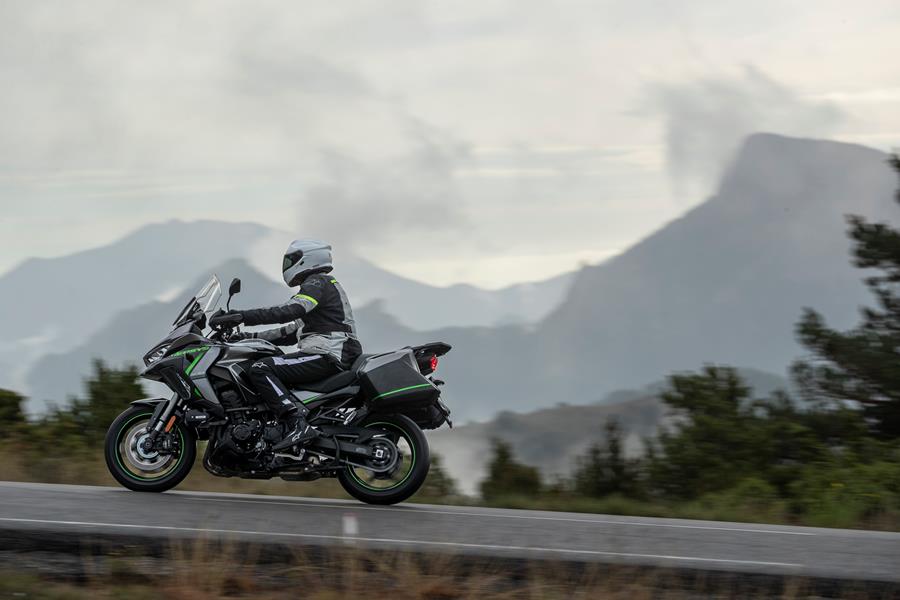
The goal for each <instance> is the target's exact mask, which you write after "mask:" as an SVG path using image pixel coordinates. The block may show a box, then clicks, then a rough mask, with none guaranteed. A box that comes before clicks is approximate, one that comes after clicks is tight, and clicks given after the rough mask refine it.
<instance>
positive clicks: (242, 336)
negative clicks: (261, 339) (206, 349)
mask: <svg viewBox="0 0 900 600" xmlns="http://www.w3.org/2000/svg"><path fill="white" fill-rule="evenodd" d="M252 337H253V334H252V333H247V332H246V331H235V332H234V333H229V334H228V336H226V338H225V340H226V341H228V342H239V341H241V340H249V339H251V338H252Z"/></svg>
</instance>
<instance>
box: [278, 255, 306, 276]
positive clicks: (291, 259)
mask: <svg viewBox="0 0 900 600" xmlns="http://www.w3.org/2000/svg"><path fill="white" fill-rule="evenodd" d="M302 259H303V250H297V251H296V252H291V253H290V254H285V255H284V260H283V261H282V262H281V272H282V273H284V272H285V271H287V270H288V269H290V268H291V267H293V266H294V265H296V264H297V263H298V262H300V261H301V260H302Z"/></svg>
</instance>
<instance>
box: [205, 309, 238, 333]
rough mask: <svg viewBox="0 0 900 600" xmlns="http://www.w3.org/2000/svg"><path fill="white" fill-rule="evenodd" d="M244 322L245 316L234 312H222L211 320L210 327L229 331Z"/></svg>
mask: <svg viewBox="0 0 900 600" xmlns="http://www.w3.org/2000/svg"><path fill="white" fill-rule="evenodd" d="M243 322H244V315H242V314H241V313H239V312H237V311H233V310H229V311H227V312H226V311H224V310H220V311H218V312H217V313H216V314H214V315H213V316H211V317H210V318H209V326H210V327H213V328H217V329H229V328H231V327H235V326H237V325H240V324H241V323H243Z"/></svg>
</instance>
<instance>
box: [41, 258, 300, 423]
mask: <svg viewBox="0 0 900 600" xmlns="http://www.w3.org/2000/svg"><path fill="white" fill-rule="evenodd" d="M214 273H219V274H222V273H228V274H229V277H228V278H227V279H223V280H222V288H223V289H222V293H223V297H222V299H221V302H220V306H221V307H224V306H225V301H226V300H227V290H228V284H229V282H230V281H231V279H230V278H231V277H240V278H241V284H242V291H241V293H240V295H238V296H235V299H234V301H233V305H234V306H237V305H238V301H239V300H240V301H243V302H244V303H245V304H244V305H245V306H246V305H257V306H260V305H271V304H274V303H276V302H278V301H283V300H284V296H285V290H284V286H279V285H278V284H277V283H275V282H274V281H272V280H270V279H268V278H267V277H265V276H263V275H261V274H260V273H259V272H258V271H256V270H255V269H253V268H252V267H251V266H250V265H248V264H247V263H246V262H244V261H241V260H231V261H228V262H226V263H223V264H222V265H220V266H219V267H218V268H216V269H212V270H210V271H208V272H206V273H203V274H201V275H200V276H199V277H196V279H195V280H194V281H193V282H192V283H191V284H190V285H189V286H188V288H187V289H188V290H190V291H187V292H184V293H182V294H179V295H178V297H177V298H175V299H174V300H169V301H167V302H162V301H156V300H154V301H151V302H148V303H145V304H141V305H139V306H136V307H134V308H131V309H128V310H125V311H122V312H119V313H117V314H116V315H115V316H114V317H113V319H112V320H111V321H110V322H109V323H108V324H107V325H106V326H105V327H103V328H101V329H99V330H98V331H97V332H96V333H94V334H93V335H91V336H89V337H87V338H86V339H85V340H84V341H83V344H82V345H81V346H77V347H75V348H72V349H70V350H69V351H67V352H61V353H51V354H48V355H46V356H43V357H41V358H40V359H38V360H37V361H36V363H35V364H34V366H33V367H32V369H31V370H30V371H29V372H28V375H27V379H26V385H27V388H28V389H29V390H30V396H31V399H30V401H29V405H28V410H29V412H32V413H35V412H41V411H42V410H43V409H44V407H45V406H46V405H47V404H48V403H52V404H62V403H63V402H64V401H65V400H66V398H67V397H69V396H73V395H78V394H79V393H81V391H82V390H81V387H82V386H81V382H82V379H83V378H84V377H85V376H87V375H88V374H89V373H90V371H91V362H92V361H93V360H95V359H98V358H99V359H103V360H105V361H107V362H109V363H111V364H113V365H116V366H119V365H124V364H126V363H132V364H138V365H140V364H141V357H142V356H143V355H144V353H145V352H147V350H149V349H150V348H152V347H153V346H154V345H156V343H157V342H159V341H160V340H161V339H162V338H163V337H165V335H166V334H167V333H168V332H169V331H170V330H171V328H172V321H173V320H174V319H175V317H176V316H177V315H178V313H179V311H180V310H181V308H182V307H183V306H184V305H185V303H186V302H187V301H188V300H189V299H190V298H191V296H193V293H194V292H195V291H197V290H199V289H200V288H201V287H202V286H203V284H204V283H206V281H208V280H209V278H210V277H211V276H212V275H213V274H214Z"/></svg>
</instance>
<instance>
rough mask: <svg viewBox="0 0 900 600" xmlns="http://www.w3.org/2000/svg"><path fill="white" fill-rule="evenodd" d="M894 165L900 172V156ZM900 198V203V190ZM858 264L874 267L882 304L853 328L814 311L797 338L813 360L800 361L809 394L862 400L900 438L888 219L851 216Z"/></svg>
mask: <svg viewBox="0 0 900 600" xmlns="http://www.w3.org/2000/svg"><path fill="white" fill-rule="evenodd" d="M891 165H892V166H893V168H894V169H895V170H896V171H897V173H898V175H900V157H898V156H894V157H893V158H892V159H891ZM896 200H897V202H898V203H900V190H898V192H897V197H896ZM848 223H849V232H848V235H849V236H850V238H851V240H852V242H853V250H852V254H853V259H854V264H855V265H856V266H857V267H859V268H860V269H867V270H870V273H871V274H870V275H869V276H868V277H867V278H866V279H865V282H866V285H867V286H868V287H869V289H870V291H871V292H872V294H873V296H874V298H875V302H876V306H875V307H867V308H864V309H862V321H861V323H860V324H859V325H858V326H857V327H856V328H855V329H853V330H851V331H847V332H840V331H836V330H834V329H831V328H830V327H828V325H827V324H826V322H825V319H824V318H823V317H822V315H820V314H819V313H817V312H816V311H815V310H813V309H806V310H805V311H804V314H803V317H802V318H801V320H800V322H799V323H798V324H797V328H796V331H797V336H798V338H799V340H800V342H801V343H802V344H803V345H804V346H805V347H806V348H807V349H808V350H809V351H810V353H811V355H812V356H811V358H809V359H808V360H804V361H799V362H797V363H795V365H794V367H793V371H794V374H795V376H796V378H797V380H798V382H799V383H800V384H801V386H802V387H803V389H804V390H805V391H806V393H807V394H808V395H810V396H812V397H824V398H828V399H831V400H834V401H846V400H851V401H856V402H859V403H861V404H862V405H863V406H864V407H865V408H864V410H865V412H866V415H867V416H868V417H869V418H870V419H871V420H872V421H873V423H874V424H875V426H876V429H877V431H878V432H879V433H880V434H881V435H882V436H884V437H888V438H897V437H900V231H898V230H897V229H894V228H892V227H891V226H890V225H889V224H887V223H871V222H869V221H867V220H866V219H865V218H863V217H861V216H850V217H848Z"/></svg>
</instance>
